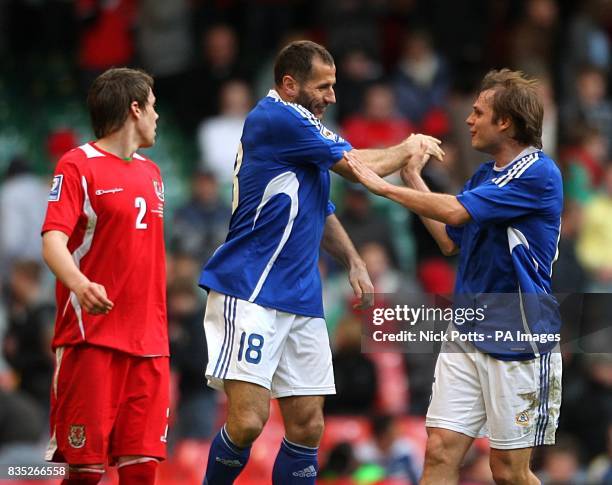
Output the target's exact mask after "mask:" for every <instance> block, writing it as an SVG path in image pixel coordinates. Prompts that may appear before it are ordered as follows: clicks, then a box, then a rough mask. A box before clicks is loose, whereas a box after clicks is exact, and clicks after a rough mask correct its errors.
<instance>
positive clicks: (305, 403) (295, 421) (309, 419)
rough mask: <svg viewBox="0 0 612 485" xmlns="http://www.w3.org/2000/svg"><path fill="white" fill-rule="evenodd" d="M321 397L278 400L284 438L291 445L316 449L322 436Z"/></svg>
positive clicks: (322, 399)
mask: <svg viewBox="0 0 612 485" xmlns="http://www.w3.org/2000/svg"><path fill="white" fill-rule="evenodd" d="M323 402H324V398H323V397H322V396H292V397H283V398H281V399H279V400H278V403H279V405H280V410H281V413H282V415H283V422H284V423H285V436H286V437H287V439H288V440H289V441H291V442H293V443H296V444H298V445H303V446H309V447H311V448H316V447H317V446H319V442H320V441H321V436H322V435H323V427H324V424H323Z"/></svg>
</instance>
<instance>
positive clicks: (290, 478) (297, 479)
mask: <svg viewBox="0 0 612 485" xmlns="http://www.w3.org/2000/svg"><path fill="white" fill-rule="evenodd" d="M318 451H319V449H318V448H309V447H307V446H301V445H296V444H295V443H291V441H288V440H287V438H283V442H282V443H281V446H280V450H278V455H276V461H275V462H274V469H273V471H272V485H314V484H315V481H316V479H317V473H318V472H319V463H318V462H317V452H318Z"/></svg>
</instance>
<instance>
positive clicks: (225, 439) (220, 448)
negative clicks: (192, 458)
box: [203, 426, 251, 485]
mask: <svg viewBox="0 0 612 485" xmlns="http://www.w3.org/2000/svg"><path fill="white" fill-rule="evenodd" d="M250 453H251V447H250V446H249V447H248V448H238V447H237V446H236V445H235V444H234V443H232V441H231V440H230V438H229V435H228V434H227V431H226V430H225V426H223V427H222V428H221V430H220V431H219V432H218V433H217V436H215V439H213V442H212V443H211V445H210V451H209V452H208V465H207V466H206V475H205V476H204V483H203V485H232V483H234V480H236V477H237V476H238V475H240V472H241V471H242V470H243V468H244V467H245V465H246V464H247V461H248V460H249V455H250Z"/></svg>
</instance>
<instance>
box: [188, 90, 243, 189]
mask: <svg viewBox="0 0 612 485" xmlns="http://www.w3.org/2000/svg"><path fill="white" fill-rule="evenodd" d="M219 96H220V102H219V104H220V112H219V114H218V115H217V116H213V117H211V118H207V119H205V120H204V121H202V123H201V124H200V126H199V128H198V140H197V141H198V147H199V151H200V157H201V160H202V161H203V162H204V165H205V166H206V167H207V168H209V169H210V170H211V171H212V172H213V173H214V174H215V176H216V178H217V181H218V182H219V183H220V184H221V185H222V186H231V183H232V178H233V172H234V161H235V160H236V154H237V152H238V145H239V144H240V137H241V136H242V127H243V125H244V120H245V118H246V115H247V114H248V112H249V111H250V110H251V108H252V104H253V101H252V98H251V89H250V87H249V85H248V84H247V83H245V82H244V81H239V80H232V81H228V82H226V83H225V84H223V86H222V87H221V92H220V94H219Z"/></svg>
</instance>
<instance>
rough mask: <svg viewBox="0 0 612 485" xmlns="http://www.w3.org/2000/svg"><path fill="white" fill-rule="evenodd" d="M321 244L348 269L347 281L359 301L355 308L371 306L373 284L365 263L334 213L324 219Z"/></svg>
mask: <svg viewBox="0 0 612 485" xmlns="http://www.w3.org/2000/svg"><path fill="white" fill-rule="evenodd" d="M321 246H322V247H323V249H324V250H325V251H327V252H328V253H329V254H331V255H332V256H333V257H334V258H336V259H337V260H338V261H340V262H341V263H342V264H343V265H344V267H345V268H346V269H347V270H348V272H349V282H350V284H351V286H352V287H353V292H354V293H355V296H356V297H357V298H359V303H358V304H357V305H355V308H358V309H360V310H361V309H364V308H369V307H371V306H372V305H373V304H374V285H372V281H371V280H370V275H369V274H368V271H367V269H366V265H365V263H364V262H363V260H362V259H361V257H360V256H359V253H358V252H357V250H356V249H355V246H354V245H353V242H352V241H351V239H350V238H349V236H348V234H347V233H346V231H345V230H344V227H342V224H341V223H340V221H339V220H338V218H337V217H336V216H335V215H334V214H330V215H329V216H327V218H326V219H325V228H324V231H323V239H322V241H321Z"/></svg>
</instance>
